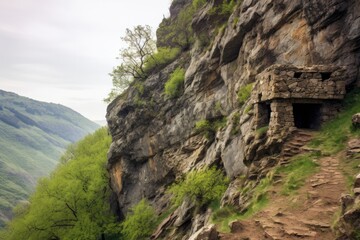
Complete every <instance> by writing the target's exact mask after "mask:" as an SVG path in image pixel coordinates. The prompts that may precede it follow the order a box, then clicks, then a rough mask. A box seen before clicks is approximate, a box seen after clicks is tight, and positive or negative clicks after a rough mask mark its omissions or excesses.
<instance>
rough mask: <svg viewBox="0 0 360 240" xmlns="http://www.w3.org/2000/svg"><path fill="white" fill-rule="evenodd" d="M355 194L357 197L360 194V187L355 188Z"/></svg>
mask: <svg viewBox="0 0 360 240" xmlns="http://www.w3.org/2000/svg"><path fill="white" fill-rule="evenodd" d="M354 194H355V196H356V197H358V196H360V188H354Z"/></svg>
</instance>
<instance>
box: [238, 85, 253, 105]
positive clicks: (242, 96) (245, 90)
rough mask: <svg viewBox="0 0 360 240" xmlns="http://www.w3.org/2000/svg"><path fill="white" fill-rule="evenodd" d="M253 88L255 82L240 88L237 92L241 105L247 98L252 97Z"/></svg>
mask: <svg viewBox="0 0 360 240" xmlns="http://www.w3.org/2000/svg"><path fill="white" fill-rule="evenodd" d="M252 88H253V84H252V83H250V84H247V85H245V86H243V87H241V88H240V89H239V91H238V93H237V97H238V102H239V104H240V105H243V104H244V103H245V102H246V100H248V99H249V98H250V95H251V90H252Z"/></svg>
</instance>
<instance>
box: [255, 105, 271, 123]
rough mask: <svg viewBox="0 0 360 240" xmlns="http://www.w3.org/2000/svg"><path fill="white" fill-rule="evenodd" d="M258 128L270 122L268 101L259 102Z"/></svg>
mask: <svg viewBox="0 0 360 240" xmlns="http://www.w3.org/2000/svg"><path fill="white" fill-rule="evenodd" d="M258 109H259V114H258V116H259V119H258V128H261V127H265V126H268V125H269V123H270V114H271V108H270V103H264V102H263V103H259V108H258Z"/></svg>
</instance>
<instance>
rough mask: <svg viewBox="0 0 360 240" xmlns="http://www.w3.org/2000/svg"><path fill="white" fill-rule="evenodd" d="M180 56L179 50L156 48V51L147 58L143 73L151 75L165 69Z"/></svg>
mask: <svg viewBox="0 0 360 240" xmlns="http://www.w3.org/2000/svg"><path fill="white" fill-rule="evenodd" d="M179 54H180V49H179V48H166V47H165V48H158V49H157V51H156V52H155V53H154V54H152V55H151V56H149V57H148V59H147V60H146V64H145V66H144V72H146V73H151V72H153V71H154V70H158V69H160V68H163V67H165V66H166V65H168V64H169V63H171V62H172V61H174V60H175V58H176V57H178V56H179Z"/></svg>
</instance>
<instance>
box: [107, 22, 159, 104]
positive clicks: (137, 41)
mask: <svg viewBox="0 0 360 240" xmlns="http://www.w3.org/2000/svg"><path fill="white" fill-rule="evenodd" d="M121 39H122V41H123V42H124V43H125V44H126V45H127V47H126V48H123V49H121V50H120V54H119V59H120V60H121V64H120V65H119V66H117V67H116V68H114V69H113V72H112V73H111V74H110V76H111V77H112V82H113V89H112V90H111V92H110V93H109V95H108V97H107V98H105V99H104V101H105V102H110V101H112V100H114V98H115V97H116V96H118V95H119V94H121V93H122V92H123V91H124V90H125V89H127V88H128V87H129V85H130V83H131V82H132V81H133V80H139V79H145V78H146V77H147V76H148V73H147V72H146V70H148V71H149V69H150V68H149V67H147V69H146V66H147V65H152V64H153V61H154V59H153V58H152V57H151V56H152V55H154V54H155V51H156V45H155V41H154V39H153V37H152V33H151V28H150V26H148V25H145V26H141V25H138V26H136V27H134V28H133V29H132V30H131V29H128V28H127V29H126V33H125V36H124V37H122V38H121Z"/></svg>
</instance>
